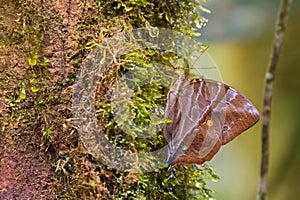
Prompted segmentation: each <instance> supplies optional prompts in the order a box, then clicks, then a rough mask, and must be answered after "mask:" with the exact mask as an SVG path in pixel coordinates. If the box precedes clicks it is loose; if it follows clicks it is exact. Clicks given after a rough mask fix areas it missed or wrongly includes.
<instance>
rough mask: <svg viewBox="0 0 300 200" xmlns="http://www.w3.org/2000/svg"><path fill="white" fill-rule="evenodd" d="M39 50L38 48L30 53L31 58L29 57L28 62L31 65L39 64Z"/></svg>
mask: <svg viewBox="0 0 300 200" xmlns="http://www.w3.org/2000/svg"><path fill="white" fill-rule="evenodd" d="M38 57H39V55H38V52H37V50H36V49H35V50H33V51H32V52H31V53H30V54H29V58H28V63H29V65H30V66H35V65H36V64H37V60H38Z"/></svg>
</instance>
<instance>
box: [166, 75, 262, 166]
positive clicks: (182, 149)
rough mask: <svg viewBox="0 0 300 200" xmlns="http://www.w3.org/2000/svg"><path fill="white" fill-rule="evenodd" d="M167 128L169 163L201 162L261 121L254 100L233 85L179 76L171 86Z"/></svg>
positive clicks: (167, 110) (167, 107) (167, 108)
mask: <svg viewBox="0 0 300 200" xmlns="http://www.w3.org/2000/svg"><path fill="white" fill-rule="evenodd" d="M165 117H166V118H170V119H172V122H171V123H168V124H166V125H165V127H164V136H165V138H166V140H167V142H168V147H169V156H168V163H169V164H170V165H173V164H176V163H196V164H202V163H203V162H205V161H208V160H210V159H211V158H212V157H213V156H214V155H215V154H216V153H217V152H218V150H219V149H220V147H221V145H222V144H226V143H228V142H229V141H231V140H232V139H233V138H235V137H236V136H238V135H239V134H240V133H242V132H243V131H245V130H246V129H248V128H249V127H251V126H252V125H253V124H255V123H256V122H257V121H258V120H259V113H258V111H257V110H256V108H255V107H254V106H253V105H252V104H251V102H250V101H249V100H248V99H247V98H246V97H245V96H243V95H242V94H240V93H239V92H237V91H236V90H234V89H233V88H231V87H229V86H227V85H225V84H223V83H221V82H217V81H213V80H206V79H193V80H191V81H188V80H187V79H186V78H184V79H179V81H176V82H175V83H174V85H173V86H172V87H171V89H170V92H169V94H168V102H167V106H166V113H165Z"/></svg>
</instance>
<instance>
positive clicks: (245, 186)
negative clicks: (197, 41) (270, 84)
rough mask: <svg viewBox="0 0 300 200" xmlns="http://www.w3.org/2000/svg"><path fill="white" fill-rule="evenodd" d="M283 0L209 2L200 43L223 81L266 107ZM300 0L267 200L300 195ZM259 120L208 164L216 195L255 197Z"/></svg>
mask: <svg viewBox="0 0 300 200" xmlns="http://www.w3.org/2000/svg"><path fill="white" fill-rule="evenodd" d="M279 5H280V2H279V0H265V1H259V0H253V1H246V0H227V1H220V0H210V1H209V2H208V3H207V4H206V7H207V8H209V9H210V10H211V11H212V12H211V14H208V15H206V17H207V18H208V20H209V22H208V24H207V26H206V27H205V28H204V29H203V31H202V38H201V39H202V42H203V43H205V44H208V45H209V46H210V48H209V54H210V55H211V57H212V58H213V60H214V61H215V62H216V63H217V65H218V66H219V69H220V71H221V74H222V77H223V81H224V82H225V83H226V84H228V85H230V86H232V87H234V88H235V89H237V90H238V91H240V92H241V93H243V94H244V95H245V96H247V97H248V99H250V100H251V101H252V102H253V103H254V105H256V107H257V108H258V110H260V111H261V110H262V99H263V89H264V74H265V71H266V67H267V64H268V61H269V55H270V49H271V45H272V41H273V35H274V25H275V22H276V16H277V12H278V8H279ZM299 11H300V1H297V0H294V1H293V4H292V6H291V13H290V15H289V21H288V26H287V30H286V33H285V38H284V42H283V49H282V55H281V58H280V63H279V66H278V70H277V74H276V80H275V86H274V94H273V103H272V106H273V107H272V118H271V133H270V134H271V138H270V168H269V199H272V200H282V199H293V200H295V199H300V195H299V190H298V189H299V187H300V186H299V185H300V48H299V45H300V42H299V41H298V37H300V22H299V21H300V12H299ZM260 152H261V122H260V123H258V124H257V125H255V126H254V127H252V128H251V129H250V130H248V131H246V132H245V133H244V134H242V135H241V136H239V137H238V138H237V139H236V140H234V141H232V142H231V143H229V144H228V145H226V146H223V148H221V150H220V152H219V153H218V154H217V156H216V157H215V158H214V159H213V160H212V161H210V162H209V164H210V165H212V166H213V167H214V168H215V170H216V172H217V174H218V175H219V176H220V178H221V180H220V181H218V182H217V183H210V187H211V188H213V189H215V190H216V191H217V195H216V197H217V199H220V200H221V199H225V200H241V199H243V200H248V199H249V200H250V199H251V200H253V199H256V193H257V190H258V184H259V173H260V157H261V156H260Z"/></svg>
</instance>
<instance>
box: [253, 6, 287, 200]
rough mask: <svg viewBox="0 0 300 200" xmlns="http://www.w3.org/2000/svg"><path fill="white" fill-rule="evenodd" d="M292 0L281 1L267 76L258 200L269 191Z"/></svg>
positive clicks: (264, 197) (261, 199) (262, 198)
mask: <svg viewBox="0 0 300 200" xmlns="http://www.w3.org/2000/svg"><path fill="white" fill-rule="evenodd" d="M291 3H292V0H281V5H280V8H279V14H278V17H277V23H276V28H275V34H274V40H273V45H272V51H271V54H270V60H269V64H268V67H267V72H266V74H265V89H264V100H263V114H262V151H261V169H260V183H259V190H258V195H257V200H265V199H266V197H267V189H268V178H267V177H268V168H269V132H270V119H271V104H272V96H273V85H274V81H275V72H276V68H277V65H278V62H279V58H280V54H281V47H282V41H283V38H284V31H285V29H286V24H287V18H288V13H289V7H290V5H291Z"/></svg>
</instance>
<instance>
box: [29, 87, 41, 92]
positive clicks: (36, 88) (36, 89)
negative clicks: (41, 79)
mask: <svg viewBox="0 0 300 200" xmlns="http://www.w3.org/2000/svg"><path fill="white" fill-rule="evenodd" d="M39 90H40V88H38V87H31V91H32V92H38V91H39Z"/></svg>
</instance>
